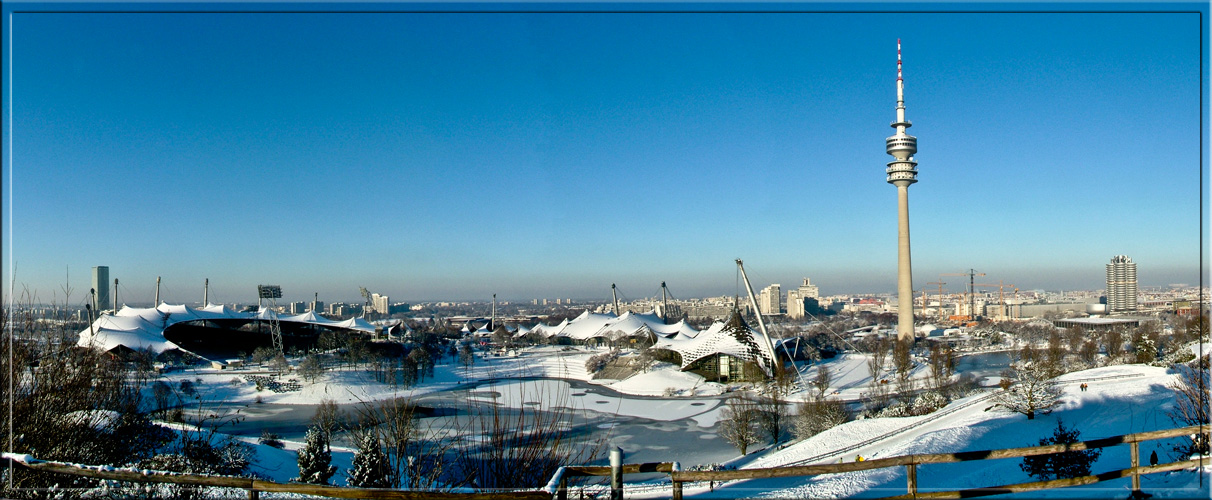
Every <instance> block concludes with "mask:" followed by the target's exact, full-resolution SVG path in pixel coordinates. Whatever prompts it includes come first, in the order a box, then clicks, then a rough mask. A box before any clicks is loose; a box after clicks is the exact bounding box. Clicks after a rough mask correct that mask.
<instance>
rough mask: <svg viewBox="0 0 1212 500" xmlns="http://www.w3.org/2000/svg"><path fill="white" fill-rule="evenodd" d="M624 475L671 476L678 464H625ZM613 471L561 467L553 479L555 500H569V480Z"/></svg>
mask: <svg viewBox="0 0 1212 500" xmlns="http://www.w3.org/2000/svg"><path fill="white" fill-rule="evenodd" d="M620 468H621V469H622V471H623V474H644V473H651V472H663V473H666V474H671V473H673V472H675V471H677V470H678V465H677V463H676V462H649V463H643V464H623V466H622V467H620ZM612 472H613V469H611V468H610V466H608V465H570V466H567V467H561V468H560V470H559V471H557V472H556V474H555V477H553V478H552V479H551V482H552V483H555V484H556V487H555V498H556V500H568V478H570V477H578V476H580V477H584V476H610V475H611V473H612Z"/></svg>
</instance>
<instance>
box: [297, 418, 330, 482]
mask: <svg viewBox="0 0 1212 500" xmlns="http://www.w3.org/2000/svg"><path fill="white" fill-rule="evenodd" d="M330 462H332V453H330V452H329V451H328V438H327V437H326V436H325V435H324V432H323V431H321V430H320V429H318V428H316V427H311V428H308V429H307V444H305V445H304V446H303V448H300V449H299V482H302V483H311V484H328V478H330V477H332V475H333V474H336V472H337V467H336V466H335V465H329V463H330Z"/></svg>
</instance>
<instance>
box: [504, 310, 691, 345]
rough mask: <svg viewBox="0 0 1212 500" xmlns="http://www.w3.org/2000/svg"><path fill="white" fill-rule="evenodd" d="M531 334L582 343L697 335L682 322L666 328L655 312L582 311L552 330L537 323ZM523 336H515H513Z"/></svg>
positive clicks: (551, 327) (552, 327)
mask: <svg viewBox="0 0 1212 500" xmlns="http://www.w3.org/2000/svg"><path fill="white" fill-rule="evenodd" d="M532 331H535V332H538V333H539V334H541V335H543V336H545V337H552V336H556V337H568V338H571V339H573V340H580V341H585V340H589V339H592V338H597V337H606V338H609V337H630V336H635V335H640V334H648V333H651V334H654V335H656V336H658V337H666V338H668V337H678V338H694V337H695V336H696V335H698V334H699V331H698V330H695V329H694V328H692V327H691V326H690V325H687V324H686V322H685V321H679V322H677V323H674V324H672V325H666V324H665V321H664V320H662V319H661V318H660V317H659V316H657V314H656V312H655V311H649V312H646V313H633V312H630V311H628V312H625V313H623V315H622V316H615V315H614V314H610V313H591V312H589V311H585V312H583V313H581V315H580V316H577V317H576V318H573V319H571V320H568V319H565V320H564V321H562V322H560V324H558V325H555V326H550V325H544V324H542V323H539V324H537V325H535V326H534V328H533V329H532ZM520 335H524V333H519V334H518V335H515V336H520Z"/></svg>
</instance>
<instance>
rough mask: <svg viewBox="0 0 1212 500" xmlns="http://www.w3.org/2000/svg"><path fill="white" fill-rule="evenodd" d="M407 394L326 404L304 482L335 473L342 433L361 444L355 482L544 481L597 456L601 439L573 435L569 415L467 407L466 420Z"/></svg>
mask: <svg viewBox="0 0 1212 500" xmlns="http://www.w3.org/2000/svg"><path fill="white" fill-rule="evenodd" d="M416 412H417V408H416V406H415V405H413V404H412V403H411V402H410V401H409V400H408V399H405V398H396V399H390V400H385V401H380V402H377V403H362V404H360V405H358V406H357V407H355V408H354V409H353V410H352V411H350V412H346V413H342V412H340V411H339V410H338V408H337V406H336V405H335V404H334V403H332V402H331V401H327V402H325V403H323V404H322V405H321V406H320V407H319V408H318V410H317V412H316V415H315V417H314V418H313V420H312V426H311V428H310V429H309V430H308V432H307V437H306V441H307V443H306V445H305V446H304V447H303V448H301V449H300V450H299V455H298V463H299V478H298V480H299V481H301V482H307V483H315V484H327V483H328V481H329V480H330V479H331V478H332V477H333V475H335V474H336V473H337V472H338V471H337V469H336V468H335V467H334V466H332V465H331V448H330V443H331V442H332V439H333V438H334V436H335V435H336V434H338V433H342V434H344V435H346V436H347V437H348V440H349V441H350V442H351V443H353V444H354V446H356V448H357V451H356V452H355V453H354V459H353V462H352V464H351V467H350V470H349V471H347V472H346V477H347V482H348V484H349V485H350V486H355V487H363V488H407V489H414V490H431V491H448V490H452V489H456V488H472V489H476V490H481V491H491V490H495V489H499V488H520V487H521V488H525V487H540V486H542V485H544V484H546V482H547V480H548V479H549V478H550V477H551V475H552V474H554V473H555V471H556V469H558V468H559V467H560V466H562V465H566V464H569V463H584V462H587V461H591V460H593V459H594V458H595V457H596V456H597V455H598V454H599V452H600V450H601V448H602V446H603V442H602V441H598V442H592V441H586V440H583V439H579V438H576V437H574V436H576V435H577V434H576V433H574V432H571V429H568V428H566V425H567V424H568V422H569V420H570V419H571V414H569V413H568V410H566V409H562V407H556V408H552V409H550V410H546V411H539V410H534V409H527V408H523V409H519V410H507V409H503V408H501V407H499V406H496V405H487V406H477V405H473V404H470V403H469V405H468V407H467V409H466V412H465V414H464V415H463V416H462V417H461V418H450V419H445V420H434V419H428V420H422V419H421V418H419V415H418V414H417V413H416Z"/></svg>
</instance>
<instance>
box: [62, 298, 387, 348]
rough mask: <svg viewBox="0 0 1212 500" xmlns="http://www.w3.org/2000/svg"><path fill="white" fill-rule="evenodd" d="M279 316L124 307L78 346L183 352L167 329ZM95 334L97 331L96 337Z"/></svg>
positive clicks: (213, 308)
mask: <svg viewBox="0 0 1212 500" xmlns="http://www.w3.org/2000/svg"><path fill="white" fill-rule="evenodd" d="M271 316H276V314H273V313H272V312H270V310H269V309H261V310H260V311H258V312H257V313H255V314H254V313H241V312H236V311H233V310H232V309H230V308H228V307H227V306H222V305H214V304H208V305H207V306H206V307H203V308H202V309H194V308H192V307H189V306H186V305H169V304H164V303H161V304H160V305H159V306H157V307H130V306H127V305H123V306H122V308H121V309H119V310H118V312H117V313H115V314H104V315H102V316H101V317H99V318H97V320H96V321H93V324H92V326H91V327H90V328H85V329H84V330H81V331H80V334H79V339H78V340H77V341H76V345H78V346H81V347H89V346H94V347H99V348H101V350H104V351H108V350H111V349H113V348H115V347H118V346H124V347H128V348H130V349H135V350H139V349H144V348H150V349H151V350H153V351H155V352H156V353H161V352H164V351H167V350H169V349H180V347H178V346H177V345H176V344H174V343H172V342H170V341H169V340H168V339H166V338H164V330H165V329H167V328H168V327H170V326H172V325H174V324H177V323H181V322H184V321H198V320H215V319H242V320H250V319H260V320H268V319H270V318H271ZM278 320H279V321H284V322H290V323H306V324H312V325H319V326H325V327H331V328H345V329H349V330H360V331H364V332H370V333H374V332H375V331H376V328H375V326H374V325H372V324H370V323H368V322H367V321H366V320H365V319H362V318H352V319H348V320H345V321H334V320H330V319H328V318H325V317H323V316H319V315H316V314H312V313H308V314H300V315H298V316H285V317H280V318H278ZM93 332H96V333H95V334H94V333H93Z"/></svg>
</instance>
